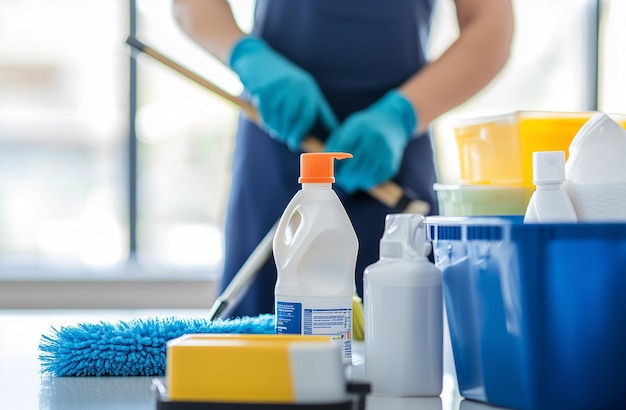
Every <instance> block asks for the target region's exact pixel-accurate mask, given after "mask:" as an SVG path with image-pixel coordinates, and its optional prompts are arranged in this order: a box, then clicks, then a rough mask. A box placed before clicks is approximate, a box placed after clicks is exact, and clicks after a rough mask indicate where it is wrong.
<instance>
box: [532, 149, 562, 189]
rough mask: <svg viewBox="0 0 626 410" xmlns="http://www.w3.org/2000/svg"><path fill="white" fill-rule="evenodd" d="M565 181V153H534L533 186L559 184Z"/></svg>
mask: <svg viewBox="0 0 626 410" xmlns="http://www.w3.org/2000/svg"><path fill="white" fill-rule="evenodd" d="M564 181H565V152H563V151H538V152H533V184H535V185H538V184H559V183H562V182H564Z"/></svg>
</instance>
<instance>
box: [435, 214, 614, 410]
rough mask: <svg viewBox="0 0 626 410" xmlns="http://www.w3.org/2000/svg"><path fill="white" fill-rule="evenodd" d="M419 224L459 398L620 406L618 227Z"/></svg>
mask: <svg viewBox="0 0 626 410" xmlns="http://www.w3.org/2000/svg"><path fill="white" fill-rule="evenodd" d="M426 224H427V226H428V233H429V236H430V239H431V241H432V243H433V250H434V255H435V263H436V264H437V266H438V267H439V268H440V269H442V271H443V284H444V300H445V306H446V313H447V317H448V325H449V328H450V338H451V343H452V351H453V355H454V361H455V368H456V372H457V379H458V384H459V390H460V392H461V394H462V395H463V396H464V397H466V398H470V399H474V400H480V401H484V402H487V403H490V404H494V405H497V406H504V407H513V408H522V409H551V410H552V409H568V410H572V409H574V410H575V409H604V408H607V409H609V408H610V409H616V408H622V407H623V406H624V405H626V404H625V403H626V402H625V399H624V394H623V388H624V385H625V384H626V373H625V370H626V224H587V223H579V224H527V225H524V224H523V223H522V218H521V217H513V218H504V217H428V218H427V219H426Z"/></svg>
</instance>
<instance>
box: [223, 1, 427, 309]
mask: <svg viewBox="0 0 626 410" xmlns="http://www.w3.org/2000/svg"><path fill="white" fill-rule="evenodd" d="M433 2H434V0H391V1H385V2H383V1H380V0H258V1H257V5H256V11H255V21H254V28H253V32H252V34H253V35H256V36H259V37H261V38H263V39H265V40H266V41H267V42H268V43H269V44H270V45H271V46H272V47H274V49H276V50H277V51H278V52H280V53H281V54H283V55H284V56H286V57H287V58H289V59H290V60H291V61H293V62H294V63H296V64H298V65H299V66H300V67H302V68H304V69H305V70H307V71H308V72H309V73H311V74H312V75H313V76H314V77H315V78H316V80H317V81H318V83H319V85H320V87H321V89H322V91H323V92H324V95H325V96H326V98H327V99H328V101H329V103H330V105H331V106H332V108H333V110H334V112H335V114H336V115H337V117H338V118H339V120H340V121H342V120H344V119H345V118H346V117H347V116H348V115H349V114H351V113H353V112H355V111H358V110H361V109H363V108H366V107H367V106H369V105H370V104H372V103H373V102H375V101H376V100H378V99H379V98H380V97H382V96H383V95H384V94H385V93H386V92H387V91H388V90H390V89H392V88H394V87H397V86H399V85H400V84H402V83H403V82H404V81H406V80H407V78H409V77H410V76H411V75H413V74H414V73H415V72H416V71H418V70H419V69H420V68H421V67H422V66H423V65H424V64H425V63H426V57H425V50H426V42H427V38H428V33H429V30H430V22H431V16H432V8H433ZM316 135H317V136H320V137H322V139H324V136H323V133H320V132H318V133H317V134H316ZM299 158H300V154H299V153H294V152H291V151H289V150H288V149H287V147H286V145H283V144H281V143H279V142H276V141H275V140H273V139H271V138H270V137H269V136H268V135H267V134H265V133H264V132H263V131H262V130H261V129H260V128H259V127H257V126H256V125H255V124H253V123H251V122H250V121H248V120H247V119H246V118H245V117H242V118H241V119H240V122H239V131H238V134H237V140H236V146H235V152H234V159H233V169H232V186H231V193H230V198H229V205H228V209H227V218H226V226H225V229H226V238H225V239H226V241H225V261H224V273H223V277H222V283H221V284H220V292H221V291H223V290H224V289H225V287H226V286H227V285H228V283H229V282H230V280H231V279H232V278H233V277H234V275H235V274H236V273H237V272H238V270H239V269H240V268H241V266H242V265H243V263H244V262H245V261H246V259H247V258H248V256H249V255H250V253H252V251H253V250H254V249H255V248H256V246H257V245H258V244H259V242H261V240H262V238H263V237H264V236H265V234H266V233H267V232H268V231H269V230H270V229H271V227H272V225H274V223H275V222H276V221H278V219H280V216H281V214H282V212H283V210H284V208H285V207H286V206H287V203H288V202H289V201H290V200H291V198H292V197H293V195H294V194H295V193H296V192H297V191H298V190H299V189H300V185H299V184H298V176H299V165H300V160H299ZM346 161H349V160H346ZM395 180H396V182H398V183H399V184H400V185H402V186H403V187H405V189H409V190H410V191H412V192H414V193H415V194H417V195H418V196H419V197H420V198H422V199H424V200H426V201H428V202H429V203H430V204H431V207H432V213H437V202H436V197H435V194H434V191H433V188H432V186H433V183H434V182H435V166H434V156H433V150H432V146H431V141H430V136H429V135H425V136H422V137H420V138H415V139H413V140H411V142H410V143H409V145H408V147H407V149H406V151H405V155H404V159H403V162H402V166H401V170H400V173H399V175H398V176H397V178H396V179H395ZM334 188H335V190H336V192H337V194H338V195H339V198H340V199H341V201H342V203H343V205H344V207H345V208H346V211H347V212H348V215H349V216H350V219H351V221H352V224H353V226H354V229H355V231H356V234H357V236H358V239H359V254H358V261H357V266H356V278H357V279H356V284H357V290H358V293H359V295H361V296H362V295H363V271H364V269H365V267H367V266H368V265H369V264H371V263H373V262H375V261H376V260H377V259H378V245H379V241H380V238H381V236H382V233H383V230H384V222H385V215H387V214H388V213H390V212H392V210H391V209H389V208H388V207H386V206H385V205H382V204H381V203H380V202H378V201H377V200H375V199H373V198H372V197H370V196H369V195H368V194H367V193H357V194H354V195H346V194H345V193H344V192H342V191H341V189H340V188H339V187H338V186H334ZM275 283H276V268H275V265H274V261H273V259H272V258H270V260H269V261H268V262H267V263H266V264H265V265H264V266H263V268H262V269H261V270H260V271H259V272H258V274H257V275H256V278H255V280H254V281H253V283H252V284H251V287H250V289H249V290H248V292H247V293H246V294H245V296H244V298H243V299H242V300H241V301H240V303H239V304H238V306H237V308H236V309H235V311H234V312H233V313H232V315H233V316H255V315H258V314H261V313H271V312H273V310H274V285H275Z"/></svg>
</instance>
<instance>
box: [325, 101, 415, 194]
mask: <svg viewBox="0 0 626 410" xmlns="http://www.w3.org/2000/svg"><path fill="white" fill-rule="evenodd" d="M417 122H418V118H417V114H416V112H415V110H414V109H413V106H412V105H411V103H410V102H409V101H408V100H407V99H406V98H405V97H404V96H403V95H402V94H401V93H400V92H399V91H397V90H392V91H390V92H388V93H387V94H386V95H385V96H384V97H383V98H381V99H380V100H378V101H377V102H376V103H374V104H373V105H371V106H370V107H368V108H366V109H365V110H362V111H359V112H356V113H354V114H352V115H350V116H349V117H348V118H347V119H346V120H345V122H344V123H343V124H342V125H341V126H340V127H339V128H338V129H337V130H335V131H334V132H333V133H332V134H331V135H330V136H329V137H328V140H327V141H326V147H325V151H327V152H348V153H351V154H352V155H353V159H352V160H350V161H345V162H344V163H341V164H337V170H336V171H335V181H336V183H337V184H338V185H339V186H340V187H341V188H343V189H344V190H345V191H346V192H348V193H353V192H355V191H357V190H365V191H367V190H369V189H371V188H373V187H374V186H376V185H378V184H380V183H382V182H385V181H387V180H389V179H391V178H392V177H394V176H395V175H396V174H397V173H398V171H399V169H400V163H401V162H402V155H403V153H404V148H405V147H406V145H407V143H408V142H409V140H410V139H411V136H412V135H413V131H414V130H415V128H416V126H417Z"/></svg>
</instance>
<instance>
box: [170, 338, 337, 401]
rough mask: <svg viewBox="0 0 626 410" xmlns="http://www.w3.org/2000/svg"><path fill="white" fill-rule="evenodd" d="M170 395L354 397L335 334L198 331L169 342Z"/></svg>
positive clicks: (275, 398)
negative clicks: (348, 388)
mask: <svg viewBox="0 0 626 410" xmlns="http://www.w3.org/2000/svg"><path fill="white" fill-rule="evenodd" d="M166 385H167V390H168V400H169V401H199V402H234V403H297V404H304V403H338V402H342V401H346V400H349V396H348V394H347V392H346V385H347V380H346V375H345V368H344V365H343V363H342V354H341V345H340V344H339V343H337V342H336V341H333V340H332V338H331V337H330V336H303V335H274V334H272V335H245V334H193V335H184V336H181V337H179V338H177V339H174V340H171V341H169V342H168V344H167V364H166Z"/></svg>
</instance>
